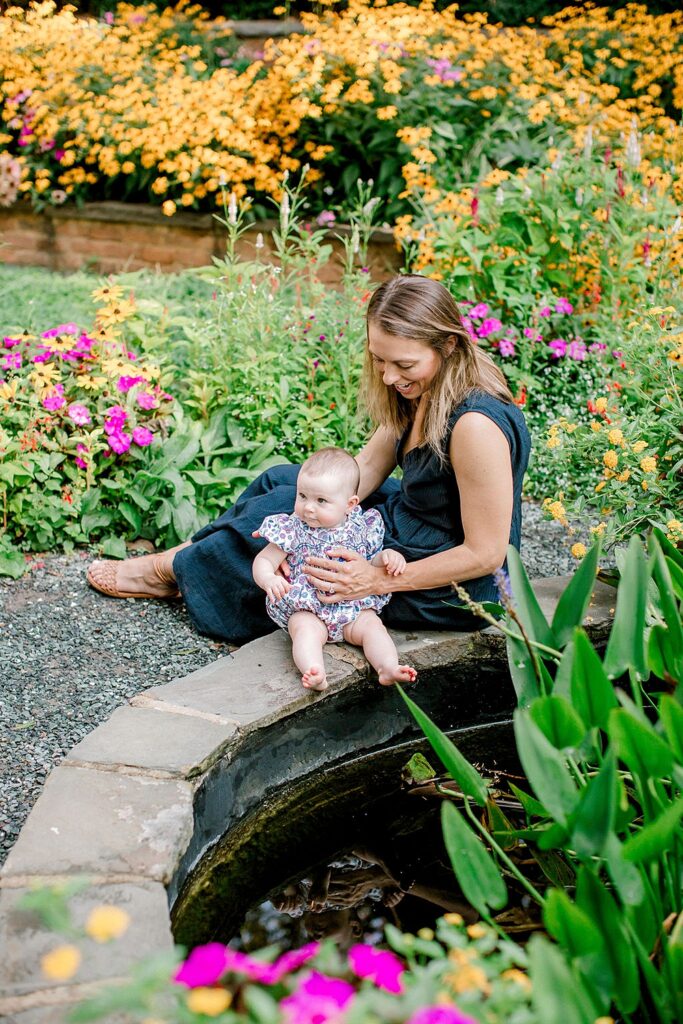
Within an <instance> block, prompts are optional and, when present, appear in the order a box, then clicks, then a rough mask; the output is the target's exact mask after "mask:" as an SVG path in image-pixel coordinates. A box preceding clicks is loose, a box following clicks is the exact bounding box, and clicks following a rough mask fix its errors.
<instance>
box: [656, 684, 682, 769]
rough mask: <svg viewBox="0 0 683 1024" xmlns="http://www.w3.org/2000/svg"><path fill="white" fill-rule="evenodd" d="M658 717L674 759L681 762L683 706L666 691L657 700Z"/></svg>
mask: <svg viewBox="0 0 683 1024" xmlns="http://www.w3.org/2000/svg"><path fill="white" fill-rule="evenodd" d="M659 717H660V720H661V723H662V726H663V728H664V732H665V733H666V738H667V739H668V741H669V744H670V746H671V749H672V751H673V753H674V756H675V758H676V760H677V761H678V763H679V764H683V707H681V705H680V704H679V703H678V701H677V700H676V699H675V697H672V696H670V695H669V694H668V693H666V694H664V696H663V697H662V699H661V700H660V702H659Z"/></svg>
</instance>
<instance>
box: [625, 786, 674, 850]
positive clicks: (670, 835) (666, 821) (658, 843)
mask: <svg viewBox="0 0 683 1024" xmlns="http://www.w3.org/2000/svg"><path fill="white" fill-rule="evenodd" d="M682 817H683V796H679V798H678V800H676V802H675V803H673V804H671V806H670V807H667V809H666V810H665V811H664V812H663V813H662V814H660V815H659V817H657V818H655V820H654V821H651V822H650V823H649V824H647V825H645V826H644V827H643V828H641V829H640V831H639V832H637V833H636V834H635V835H634V836H631V838H630V839H627V840H626V842H625V843H624V857H625V858H626V860H630V861H633V863H634V864H643V863H646V862H647V861H651V860H656V859H657V858H658V857H661V856H662V855H663V854H665V853H668V852H669V850H671V849H673V847H674V845H675V843H676V838H677V837H678V836H679V834H680V833H679V823H680V820H681V818H682Z"/></svg>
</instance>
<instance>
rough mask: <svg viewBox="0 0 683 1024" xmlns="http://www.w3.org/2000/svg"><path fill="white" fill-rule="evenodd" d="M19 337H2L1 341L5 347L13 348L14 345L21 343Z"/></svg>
mask: <svg viewBox="0 0 683 1024" xmlns="http://www.w3.org/2000/svg"><path fill="white" fill-rule="evenodd" d="M21 341H22V339H21V338H3V339H2V343H3V345H4V346H5V348H13V347H14V346H15V345H21Z"/></svg>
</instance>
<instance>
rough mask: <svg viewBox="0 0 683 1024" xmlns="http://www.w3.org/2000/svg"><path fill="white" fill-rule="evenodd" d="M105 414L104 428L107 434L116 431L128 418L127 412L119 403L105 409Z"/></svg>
mask: <svg viewBox="0 0 683 1024" xmlns="http://www.w3.org/2000/svg"><path fill="white" fill-rule="evenodd" d="M105 416H106V417H107V418H106V419H105V421H104V429H105V430H106V432H107V433H108V434H114V433H116V432H117V431H118V430H120V429H121V427H122V426H123V424H124V423H125V422H126V420H127V419H128V413H127V412H126V410H125V409H124V408H122V406H120V405H112V406H111V407H110V408H109V409H106V410H105Z"/></svg>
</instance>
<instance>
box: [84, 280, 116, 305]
mask: <svg viewBox="0 0 683 1024" xmlns="http://www.w3.org/2000/svg"><path fill="white" fill-rule="evenodd" d="M90 295H91V296H92V298H93V299H94V300H95V302H105V303H110V302H118V300H119V299H120V298H121V296H122V295H123V288H122V287H121V285H120V284H106V285H104V286H103V287H102V288H96V289H95V291H94V292H90Z"/></svg>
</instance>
